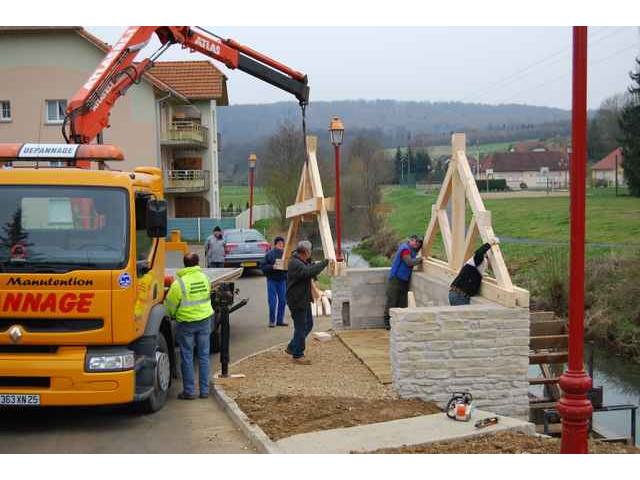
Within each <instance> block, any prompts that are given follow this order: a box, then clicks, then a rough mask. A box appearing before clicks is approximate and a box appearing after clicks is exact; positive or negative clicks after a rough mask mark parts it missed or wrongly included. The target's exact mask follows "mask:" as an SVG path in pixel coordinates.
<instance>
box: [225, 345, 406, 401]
mask: <svg viewBox="0 0 640 480" xmlns="http://www.w3.org/2000/svg"><path fill="white" fill-rule="evenodd" d="M305 355H306V356H307V358H309V359H310V360H311V362H312V363H311V365H295V364H293V363H292V361H291V357H290V356H289V355H287V354H286V353H284V345H281V346H278V347H275V348H273V349H271V350H269V351H267V352H265V353H261V354H259V355H257V356H254V357H250V358H248V359H245V360H242V361H241V362H240V363H238V364H236V365H234V366H233V367H231V368H230V372H231V373H242V374H245V375H246V378H242V379H235V378H234V379H219V380H216V382H217V383H219V384H221V385H222V386H223V388H224V389H225V391H226V392H227V393H228V394H229V395H230V396H231V397H233V398H238V397H240V396H242V397H258V396H259V397H276V396H278V395H288V396H292V395H295V396H297V395H304V396H320V397H326V396H329V397H355V398H364V399H370V400H373V399H384V398H387V399H389V398H397V394H396V393H395V392H394V391H393V390H392V388H391V385H387V386H384V385H382V384H381V383H379V382H378V379H377V378H376V377H375V376H374V375H373V374H372V373H371V372H370V371H369V369H368V368H367V367H365V366H364V365H363V364H362V363H361V362H360V360H358V359H357V358H356V357H355V356H354V355H353V354H352V353H351V351H350V350H349V349H348V348H347V347H345V346H344V344H343V343H342V342H341V341H340V340H339V339H338V338H336V337H334V338H333V339H332V340H330V341H328V342H319V341H317V340H313V339H311V337H309V341H308V342H307V351H306V352H305Z"/></svg>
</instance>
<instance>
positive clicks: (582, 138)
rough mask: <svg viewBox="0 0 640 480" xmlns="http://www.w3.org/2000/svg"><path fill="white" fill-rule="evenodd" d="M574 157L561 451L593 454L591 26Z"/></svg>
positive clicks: (576, 87)
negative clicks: (588, 271)
mask: <svg viewBox="0 0 640 480" xmlns="http://www.w3.org/2000/svg"><path fill="white" fill-rule="evenodd" d="M571 136H572V158H571V165H570V168H571V188H570V190H571V241H570V245H571V247H570V248H571V251H570V256H571V258H570V270H569V365H568V369H567V371H566V372H565V373H564V374H563V375H562V376H561V377H560V388H561V389H562V391H563V396H562V398H561V399H560V401H559V402H558V412H559V413H560V415H561V416H562V444H561V447H560V452H561V453H589V444H588V424H589V419H590V418H591V415H592V413H593V408H592V406H591V402H590V401H589V400H588V399H587V392H588V391H589V389H590V388H591V378H590V377H589V376H588V375H587V373H586V372H585V371H584V268H585V266H584V242H585V189H586V185H585V183H586V164H587V27H573V99H572V118H571Z"/></svg>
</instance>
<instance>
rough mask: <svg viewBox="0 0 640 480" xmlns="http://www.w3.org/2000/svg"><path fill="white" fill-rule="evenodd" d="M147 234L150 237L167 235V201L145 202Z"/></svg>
mask: <svg viewBox="0 0 640 480" xmlns="http://www.w3.org/2000/svg"><path fill="white" fill-rule="evenodd" d="M147 235H148V236H149V237H151V238H164V237H166V236H167V201H166V200H151V199H150V200H149V201H148V202H147Z"/></svg>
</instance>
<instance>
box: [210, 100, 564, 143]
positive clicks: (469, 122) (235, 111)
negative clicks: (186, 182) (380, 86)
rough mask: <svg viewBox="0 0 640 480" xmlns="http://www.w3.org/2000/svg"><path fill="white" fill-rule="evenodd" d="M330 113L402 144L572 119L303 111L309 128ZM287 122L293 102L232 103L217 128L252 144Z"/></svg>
mask: <svg viewBox="0 0 640 480" xmlns="http://www.w3.org/2000/svg"><path fill="white" fill-rule="evenodd" d="M334 115H338V116H340V117H341V118H342V120H343V121H344V123H345V126H346V128H348V129H349V128H351V129H354V128H355V129H367V130H380V131H382V132H383V133H384V134H385V136H389V137H391V138H393V140H395V141H394V143H396V141H397V140H399V139H400V138H402V139H404V141H406V138H407V135H408V134H412V135H420V134H436V135H437V134H441V133H446V134H449V133H450V132H451V131H454V130H455V131H464V130H495V129H507V130H512V129H516V128H525V127H526V126H531V125H538V124H543V123H558V122H566V121H568V120H569V119H570V112H569V111H567V110H561V109H559V108H548V107H535V106H528V105H498V106H495V105H482V104H476V103H460V102H433V103H432V102H401V101H396V100H374V101H365V100H348V101H335V102H312V103H311V104H310V105H309V107H308V109H307V122H308V123H307V125H308V127H309V128H310V129H313V130H326V128H327V126H328V125H329V119H330V118H331V117H332V116H334ZM287 120H290V121H293V122H294V123H299V122H300V108H299V107H298V105H297V104H296V103H294V102H279V103H272V104H266V105H232V106H229V107H224V108H221V109H220V125H219V129H220V132H221V133H222V135H223V141H224V140H226V141H231V142H237V141H251V140H253V139H255V138H256V137H257V138H260V137H265V136H268V135H271V134H272V133H273V132H274V131H275V130H276V129H277V128H278V125H280V124H281V123H282V122H283V121H287Z"/></svg>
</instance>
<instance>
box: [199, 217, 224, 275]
mask: <svg viewBox="0 0 640 480" xmlns="http://www.w3.org/2000/svg"><path fill="white" fill-rule="evenodd" d="M204 256H205V258H206V259H207V267H208V268H222V267H224V238H222V230H221V229H220V227H218V226H217V225H216V227H215V228H214V229H213V233H212V235H209V236H208V237H207V241H206V242H205V243H204Z"/></svg>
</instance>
